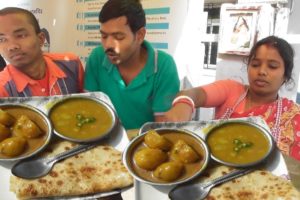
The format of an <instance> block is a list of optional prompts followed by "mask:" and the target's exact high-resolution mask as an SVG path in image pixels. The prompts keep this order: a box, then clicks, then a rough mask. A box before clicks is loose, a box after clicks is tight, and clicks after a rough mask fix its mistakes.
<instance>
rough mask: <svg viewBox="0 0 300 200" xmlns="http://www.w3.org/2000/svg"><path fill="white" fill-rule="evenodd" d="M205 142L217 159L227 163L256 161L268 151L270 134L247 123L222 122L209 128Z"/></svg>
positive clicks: (235, 163)
mask: <svg viewBox="0 0 300 200" xmlns="http://www.w3.org/2000/svg"><path fill="white" fill-rule="evenodd" d="M207 143H208V146H209V148H210V150H211V154H212V156H213V157H214V158H216V159H217V160H219V161H221V162H224V163H223V164H229V165H237V166H238V165H247V164H251V163H255V162H258V161H260V160H262V159H263V158H265V157H266V155H267V154H268V153H269V152H270V149H271V142H270V136H268V133H266V131H265V130H263V129H261V128H259V127H257V126H254V125H252V124H249V123H242V122H231V123H224V124H222V125H220V126H217V127H215V128H213V129H211V130H210V132H209V133H208V136H207Z"/></svg>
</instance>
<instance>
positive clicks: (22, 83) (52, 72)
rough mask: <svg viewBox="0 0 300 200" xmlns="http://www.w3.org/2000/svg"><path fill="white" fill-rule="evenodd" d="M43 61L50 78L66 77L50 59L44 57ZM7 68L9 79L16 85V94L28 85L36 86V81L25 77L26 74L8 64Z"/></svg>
mask: <svg viewBox="0 0 300 200" xmlns="http://www.w3.org/2000/svg"><path fill="white" fill-rule="evenodd" d="M44 59H45V62H46V66H47V68H48V69H47V70H49V76H50V78H54V77H55V78H64V77H66V75H65V73H64V72H63V71H62V70H61V69H60V68H59V67H58V66H57V65H56V64H55V63H54V62H53V61H52V60H51V59H50V58H48V57H47V56H44ZM7 67H8V68H7V70H8V71H9V73H10V74H11V77H12V79H13V81H14V82H15V84H16V88H17V90H18V92H22V91H23V90H24V89H25V87H26V86H27V85H28V84H30V85H34V84H37V81H36V80H34V79H32V78H30V77H29V76H27V75H26V74H24V73H23V72H21V71H20V70H18V69H17V68H16V67H15V66H13V65H11V64H9V65H8V66H7ZM12 74H13V75H12ZM14 77H15V78H14ZM16 79H17V80H16Z"/></svg>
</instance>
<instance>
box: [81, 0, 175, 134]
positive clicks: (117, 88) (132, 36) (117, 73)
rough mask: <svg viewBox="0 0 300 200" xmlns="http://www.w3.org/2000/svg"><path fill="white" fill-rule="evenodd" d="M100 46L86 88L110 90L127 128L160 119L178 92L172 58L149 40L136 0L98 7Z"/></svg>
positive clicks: (92, 56)
mask: <svg viewBox="0 0 300 200" xmlns="http://www.w3.org/2000/svg"><path fill="white" fill-rule="evenodd" d="M99 22H100V23H101V27H100V33H101V43H102V44H101V45H100V46H99V47H97V48H95V49H94V50H93V51H92V53H91V54H90V56H89V58H88V61H87V65H86V70H85V84H84V87H85V90H87V91H102V92H104V93H106V94H107V95H108V96H109V97H110V99H111V101H112V103H113V105H114V107H115V108H116V111H117V114H118V116H119V117H120V119H121V121H122V123H123V125H124V127H125V128H126V129H135V128H139V127H141V126H142V125H143V124H144V123H146V122H149V121H162V120H163V119H164V112H166V111H167V110H168V109H170V107H171V102H172V100H173V99H174V97H175V95H176V93H177V92H178V91H179V78H178V73H177V68H176V64H175V62H174V60H173V58H172V57H171V56H170V55H168V54H167V53H165V52H163V51H156V50H154V49H153V47H151V45H150V43H149V42H147V41H145V40H144V38H145V34H146V29H145V25H146V18H145V12H144V10H143V8H142V5H141V3H140V2H139V1H138V0H109V1H107V2H106V3H105V4H104V5H103V7H102V10H101V11H100V14H99Z"/></svg>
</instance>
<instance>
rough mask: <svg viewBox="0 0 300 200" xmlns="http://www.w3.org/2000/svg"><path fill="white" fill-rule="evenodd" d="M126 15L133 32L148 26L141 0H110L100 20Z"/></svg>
mask: <svg viewBox="0 0 300 200" xmlns="http://www.w3.org/2000/svg"><path fill="white" fill-rule="evenodd" d="M122 16H125V17H126V18H127V23H128V24H129V27H130V29H131V31H132V32H133V33H136V32H137V31H138V30H139V29H140V28H142V27H145V26H146V17H145V11H144V9H143V7H142V4H141V3H140V1H139V0H108V1H107V2H106V3H105V4H104V5H103V7H102V9H101V11H100V13H99V22H100V23H105V22H107V21H108V20H110V19H113V18H118V17H122Z"/></svg>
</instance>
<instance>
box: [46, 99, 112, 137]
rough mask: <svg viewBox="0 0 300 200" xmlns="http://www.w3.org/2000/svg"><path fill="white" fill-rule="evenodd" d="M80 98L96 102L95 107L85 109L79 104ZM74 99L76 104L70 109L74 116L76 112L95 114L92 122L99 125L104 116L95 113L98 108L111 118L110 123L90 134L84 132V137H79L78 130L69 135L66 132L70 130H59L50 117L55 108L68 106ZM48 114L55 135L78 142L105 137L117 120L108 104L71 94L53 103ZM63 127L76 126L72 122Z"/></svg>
mask: <svg viewBox="0 0 300 200" xmlns="http://www.w3.org/2000/svg"><path fill="white" fill-rule="evenodd" d="M81 100H84V101H86V100H87V101H91V102H93V103H96V104H94V105H96V106H97V107H95V108H94V110H93V111H87V110H86V107H85V106H82V105H81V103H80V101H81ZM74 101H77V103H76V104H78V106H77V107H76V108H73V109H72V111H71V112H72V113H73V114H74V117H76V113H87V115H96V116H95V118H97V119H96V121H95V122H94V123H95V124H96V123H97V124H96V125H99V123H104V121H103V120H104V117H100V116H98V115H99V114H96V111H97V109H98V111H99V112H101V113H103V112H104V115H105V117H106V118H107V119H110V120H111V121H110V124H108V126H107V127H104V128H103V130H102V129H101V130H100V129H98V130H99V131H98V130H96V131H95V133H93V135H91V136H89V135H88V134H90V133H86V134H87V136H84V137H85V138H80V137H79V134H82V133H81V132H78V134H75V133H74V135H72V136H70V135H68V134H69V132H70V131H71V130H70V131H65V130H63V131H62V130H59V127H58V125H57V124H56V122H55V121H54V120H53V118H52V114H53V113H54V112H55V110H56V109H59V108H60V107H62V106H68V104H69V103H71V102H74ZM99 106H100V107H99ZM100 110H101V111H100ZM63 114H65V113H59V115H63ZM48 116H49V118H50V121H51V122H52V125H53V129H54V133H55V134H56V135H57V136H59V137H61V138H63V139H66V140H69V141H72V142H80V143H87V142H95V141H98V140H100V139H102V138H105V137H107V136H108V135H109V134H110V133H111V132H112V130H113V129H114V127H115V126H116V124H117V123H116V122H117V120H116V114H115V111H114V109H113V108H112V107H111V106H110V105H108V104H107V103H106V102H104V101H102V100H100V99H98V98H95V97H89V96H71V97H66V98H63V99H61V100H59V101H57V102H55V103H54V104H53V106H52V107H51V108H50V110H49V112H48ZM72 117H73V116H72ZM61 120H62V121H64V120H66V121H68V120H69V119H61ZM65 127H67V128H70V129H71V128H72V129H73V128H74V127H75V128H76V123H74V125H73V124H72V125H70V126H65ZM80 131H81V130H80ZM91 132H92V131H91Z"/></svg>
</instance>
